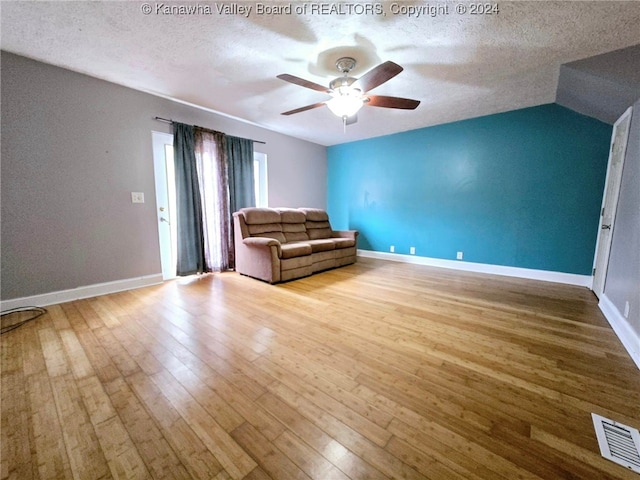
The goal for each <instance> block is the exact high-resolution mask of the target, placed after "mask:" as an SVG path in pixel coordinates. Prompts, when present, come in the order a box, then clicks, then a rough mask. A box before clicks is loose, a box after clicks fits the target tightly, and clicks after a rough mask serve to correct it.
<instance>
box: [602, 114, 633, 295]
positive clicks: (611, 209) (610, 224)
mask: <svg viewBox="0 0 640 480" xmlns="http://www.w3.org/2000/svg"><path fill="white" fill-rule="evenodd" d="M631 112H632V107H629V108H628V109H627V111H626V112H624V113H623V114H622V116H621V117H620V118H619V119H618V121H617V122H616V123H615V124H614V125H613V133H612V135H611V147H610V149H609V165H608V166H607V178H606V180H605V186H604V195H603V197H602V209H601V210H600V230H599V233H598V241H597V243H596V255H595V259H594V262H593V286H592V290H593V292H594V293H595V294H596V295H597V296H598V298H600V297H601V296H602V292H604V284H605V280H606V278H607V266H608V265H609V252H610V250H611V239H612V237H613V228H614V225H615V220H616V209H617V206H618V196H619V193H620V182H621V180H622V167H623V166H624V155H625V152H626V151H627V139H628V138H629V127H630V126H631Z"/></svg>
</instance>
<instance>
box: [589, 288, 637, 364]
mask: <svg viewBox="0 0 640 480" xmlns="http://www.w3.org/2000/svg"><path fill="white" fill-rule="evenodd" d="M598 307H600V310H601V311H602V313H603V314H604V317H605V318H606V319H607V321H608V322H609V325H611V328H613V331H614V332H615V333H616V335H617V336H618V338H619V339H620V341H621V342H622V345H624V348H625V349H626V350H627V352H628V353H629V355H631V358H632V359H633V361H634V362H635V363H636V366H637V367H638V368H639V369H640V335H638V334H637V333H636V332H635V331H634V330H633V329H632V328H631V325H629V322H627V320H626V319H625V318H624V316H623V315H622V314H621V313H620V310H618V309H617V308H616V306H615V305H614V304H613V302H611V300H609V298H607V296H606V295H604V294H603V295H602V296H601V297H600V303H598Z"/></svg>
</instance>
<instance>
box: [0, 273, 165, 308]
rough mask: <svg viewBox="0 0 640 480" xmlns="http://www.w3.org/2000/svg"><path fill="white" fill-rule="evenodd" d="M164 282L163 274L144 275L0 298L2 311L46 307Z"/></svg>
mask: <svg viewBox="0 0 640 480" xmlns="http://www.w3.org/2000/svg"><path fill="white" fill-rule="evenodd" d="M159 283H162V274H160V273H158V274H155V275H146V276H144V277H136V278H127V279H124V280H116V281H115V282H106V283H96V284H94V285H86V286H83V287H78V288H72V289H70V290H61V291H58V292H51V293H43V294H41V295H33V296H30V297H22V298H14V299H11V300H0V311H3V312H4V311H6V310H11V309H14V308H22V307H45V306H47V305H53V304H55V303H64V302H71V301H73V300H80V299H82V298H90V297H97V296H98V295H107V294H109V293H116V292H122V291H125V290H133V289H134V288H140V287H148V286H150V285H157V284H159Z"/></svg>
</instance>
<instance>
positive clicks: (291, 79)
mask: <svg viewBox="0 0 640 480" xmlns="http://www.w3.org/2000/svg"><path fill="white" fill-rule="evenodd" d="M278 78H279V79H280V80H284V81H285V82H289V83H293V84H295V85H300V86H301V87H305V88H310V89H311V90H317V91H318V92H324V93H327V92H328V91H329V89H328V88H327V87H323V86H322V85H320V84H318V83H314V82H311V81H309V80H305V79H304V78H300V77H296V76H295V75H289V74H288V73H283V74H281V75H278Z"/></svg>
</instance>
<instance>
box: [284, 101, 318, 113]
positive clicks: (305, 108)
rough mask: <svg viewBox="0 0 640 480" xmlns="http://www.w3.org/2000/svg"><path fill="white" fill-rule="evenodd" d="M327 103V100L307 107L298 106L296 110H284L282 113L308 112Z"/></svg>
mask: <svg viewBox="0 0 640 480" xmlns="http://www.w3.org/2000/svg"><path fill="white" fill-rule="evenodd" d="M323 105H325V102H320V103H314V104H313V105H307V106H306V107H300V108H296V109H295V110H289V111H288V112H282V113H281V114H280V115H293V114H294V113H300V112H306V111H307V110H311V109H312V108H318V107H322V106H323Z"/></svg>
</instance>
